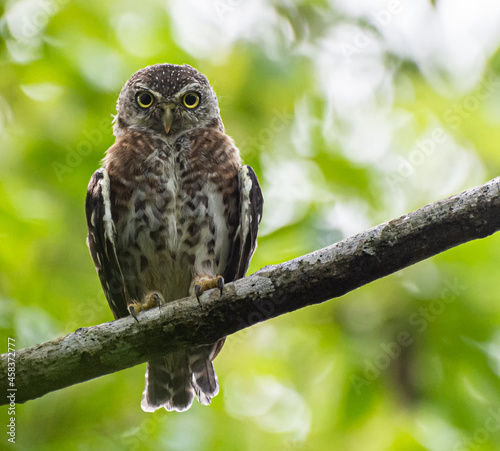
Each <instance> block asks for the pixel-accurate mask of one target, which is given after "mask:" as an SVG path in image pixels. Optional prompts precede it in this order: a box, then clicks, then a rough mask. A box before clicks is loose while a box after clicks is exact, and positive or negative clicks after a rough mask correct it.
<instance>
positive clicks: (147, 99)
mask: <svg viewBox="0 0 500 451" xmlns="http://www.w3.org/2000/svg"><path fill="white" fill-rule="evenodd" d="M153 100H154V99H153V96H152V95H151V94H150V93H149V92H146V91H142V92H138V93H137V94H136V96H135V101H136V102H137V105H139V106H140V107H141V108H149V107H150V106H151V105H153Z"/></svg>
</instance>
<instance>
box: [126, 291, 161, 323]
mask: <svg viewBox="0 0 500 451" xmlns="http://www.w3.org/2000/svg"><path fill="white" fill-rule="evenodd" d="M161 301H162V296H161V294H159V293H156V292H155V291H152V292H150V293H148V294H147V295H146V296H144V301H143V302H142V303H141V302H137V301H134V302H132V304H130V305H129V306H128V311H129V312H130V314H131V315H132V316H133V318H134V319H135V320H136V321H137V322H139V320H138V319H137V314H138V313H139V312H142V311H143V310H149V309H152V308H153V307H156V306H158V309H159V308H160V306H161Z"/></svg>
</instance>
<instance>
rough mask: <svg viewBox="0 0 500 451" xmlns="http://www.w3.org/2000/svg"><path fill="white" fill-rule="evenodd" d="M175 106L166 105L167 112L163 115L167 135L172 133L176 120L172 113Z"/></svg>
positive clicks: (171, 104)
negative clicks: (173, 123) (171, 129)
mask: <svg viewBox="0 0 500 451" xmlns="http://www.w3.org/2000/svg"><path fill="white" fill-rule="evenodd" d="M174 106H175V105H174V104H173V103H169V104H168V105H165V112H164V113H163V126H164V127H165V132H166V133H167V135H168V133H169V132H170V128H171V127H172V121H173V120H174V115H173V113H172V110H173V109H174Z"/></svg>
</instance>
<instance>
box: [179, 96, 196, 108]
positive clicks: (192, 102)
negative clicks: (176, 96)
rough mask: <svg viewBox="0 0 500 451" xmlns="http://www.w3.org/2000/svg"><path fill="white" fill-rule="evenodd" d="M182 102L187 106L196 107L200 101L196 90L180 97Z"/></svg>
mask: <svg viewBox="0 0 500 451" xmlns="http://www.w3.org/2000/svg"><path fill="white" fill-rule="evenodd" d="M182 103H183V104H184V106H185V107H187V108H196V107H197V106H198V105H199V103H200V95H199V94H198V93H197V92H188V93H187V94H185V95H184V97H183V98H182Z"/></svg>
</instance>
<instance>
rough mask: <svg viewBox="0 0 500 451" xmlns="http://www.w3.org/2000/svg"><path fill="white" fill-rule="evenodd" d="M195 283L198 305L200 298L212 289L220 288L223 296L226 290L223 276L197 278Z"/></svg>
mask: <svg viewBox="0 0 500 451" xmlns="http://www.w3.org/2000/svg"><path fill="white" fill-rule="evenodd" d="M195 282H196V283H195V285H194V294H195V295H196V299H198V303H199V302H200V296H201V295H202V294H203V293H204V292H205V291H207V290H211V289H212V288H218V289H219V291H220V295H221V296H222V289H223V288H224V278H223V277H222V276H216V277H209V276H196V278H195Z"/></svg>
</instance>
